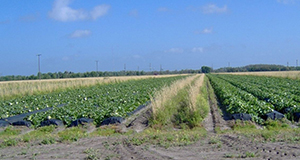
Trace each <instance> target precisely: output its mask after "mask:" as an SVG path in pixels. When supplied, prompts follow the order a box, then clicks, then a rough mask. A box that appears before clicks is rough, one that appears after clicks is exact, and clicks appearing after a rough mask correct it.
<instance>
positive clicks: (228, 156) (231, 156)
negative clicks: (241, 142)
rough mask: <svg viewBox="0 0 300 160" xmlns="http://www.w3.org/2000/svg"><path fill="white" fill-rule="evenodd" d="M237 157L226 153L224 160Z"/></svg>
mask: <svg viewBox="0 0 300 160" xmlns="http://www.w3.org/2000/svg"><path fill="white" fill-rule="evenodd" d="M234 157H235V156H234V155H233V154H230V153H226V154H225V155H224V158H234Z"/></svg>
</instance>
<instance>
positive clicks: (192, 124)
mask: <svg viewBox="0 0 300 160" xmlns="http://www.w3.org/2000/svg"><path fill="white" fill-rule="evenodd" d="M289 73H291V72H289ZM260 74H261V73H260ZM294 74H295V75H297V74H298V73H296V72H295V73H294ZM269 76H271V74H267V73H266V74H265V75H264V76H263V75H260V76H257V74H255V75H235V74H206V75H204V74H193V75H180V76H179V75H173V76H167V77H160V76H155V77H143V78H142V79H134V78H133V79H132V78H131V79H125V80H116V79H113V78H106V79H110V80H111V81H107V82H104V79H101V80H100V81H98V82H93V84H89V85H82V86H80V87H78V86H77V85H74V86H75V87H74V86H72V85H71V86H70V87H66V88H64V89H54V90H53V91H49V90H43V91H37V92H33V93H32V94H28V93H26V94H24V93H22V94H19V95H12V96H10V97H6V98H3V100H2V101H1V104H2V106H1V107H0V108H1V116H2V120H4V121H5V119H7V117H10V116H15V115H19V114H24V113H25V114H26V113H30V112H33V111H38V110H41V109H43V108H50V107H53V109H51V110H47V111H45V112H37V113H34V114H31V115H28V116H26V117H25V118H24V119H23V120H25V121H27V122H30V123H31V126H30V127H26V126H18V125H12V124H10V125H8V126H5V127H2V128H0V139H1V140H0V147H1V150H0V157H1V159H239V158H246V159H299V157H300V154H299V152H298V151H299V149H300V138H299V137H300V129H299V127H298V126H299V123H298V122H297V116H295V115H297V113H298V112H299V111H300V109H299V107H300V106H299V102H300V101H299V100H300V99H299V87H300V86H299V84H300V83H299V82H298V80H297V78H291V77H288V78H287V77H286V76H281V77H280V78H278V77H274V76H272V77H269ZM112 79H113V80H112ZM15 83H18V82H15ZM36 83H41V82H40V81H37V82H36ZM79 83H82V82H79ZM31 102H33V103H31ZM59 104H65V105H64V106H62V107H56V106H58V105H59ZM26 106H27V107H26ZM139 106H142V108H140V107H139ZM37 108H38V109H37ZM17 111H18V112H17ZM274 111H276V112H274ZM273 112H274V113H276V114H277V112H278V113H280V115H282V117H280V116H275V118H273V117H272V116H270V117H267V118H266V115H267V114H269V113H273ZM128 113H132V114H128ZM235 114H243V115H246V114H247V115H249V116H250V117H251V118H250V120H246V119H243V118H241V119H235V118H234V117H233V115H235ZM272 115H273V114H272ZM111 117H116V118H117V117H122V118H123V119H124V120H123V121H122V122H120V123H114V124H109V125H103V123H101V122H102V121H103V120H104V119H106V118H111ZM80 118H87V119H92V120H93V121H92V122H91V123H82V124H80V125H78V126H75V127H74V126H72V127H71V126H70V124H71V123H72V122H73V121H76V120H78V119H80ZM51 119H55V120H61V121H62V123H63V124H64V125H62V126H58V125H49V126H43V127H41V126H40V124H41V122H43V121H47V120H51Z"/></svg>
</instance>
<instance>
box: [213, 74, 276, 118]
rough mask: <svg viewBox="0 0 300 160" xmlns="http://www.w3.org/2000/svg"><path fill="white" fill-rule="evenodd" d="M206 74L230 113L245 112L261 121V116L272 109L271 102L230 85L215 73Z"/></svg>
mask: <svg viewBox="0 0 300 160" xmlns="http://www.w3.org/2000/svg"><path fill="white" fill-rule="evenodd" d="M207 76H208V78H209V80H210V82H211V85H212V87H213V88H214V91H215V94H216V96H217V97H218V99H219V100H220V102H221V104H222V105H223V106H225V107H226V110H227V112H229V113H230V114H237V113H247V114H250V115H252V119H253V120H254V121H256V122H258V123H261V121H262V119H261V117H262V116H263V115H265V114H266V113H269V112H272V111H273V110H274V106H273V105H272V104H270V103H267V102H265V101H262V100H259V99H258V98H257V97H255V96H254V95H252V94H250V93H249V92H246V91H244V90H242V89H240V88H238V87H236V86H234V85H232V84H231V83H229V82H227V81H225V80H224V79H221V78H219V77H218V76H217V75H212V74H208V75H207Z"/></svg>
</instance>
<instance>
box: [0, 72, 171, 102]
mask: <svg viewBox="0 0 300 160" xmlns="http://www.w3.org/2000/svg"><path fill="white" fill-rule="evenodd" d="M169 76H175V75H162V76H126V77H97V78H72V79H50V80H30V81H28V80H27V81H8V82H0V88H1V90H0V99H7V98H10V97H16V96H24V95H33V94H38V93H48V92H53V91H56V90H62V89H67V88H78V87H84V86H91V85H96V84H105V83H112V82H122V81H127V80H131V79H144V78H150V77H169Z"/></svg>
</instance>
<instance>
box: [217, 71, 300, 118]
mask: <svg viewBox="0 0 300 160" xmlns="http://www.w3.org/2000/svg"><path fill="white" fill-rule="evenodd" d="M217 76H218V77H219V78H222V79H224V80H226V81H228V82H229V83H231V84H232V85H235V86H237V87H238V88H241V89H243V90H245V91H247V92H249V93H251V94H253V95H254V96H256V97H257V98H259V99H261V100H264V101H266V102H269V103H271V104H273V105H274V107H275V110H277V111H279V112H282V113H286V112H287V110H291V109H292V110H294V111H296V110H298V109H299V107H300V104H299V95H297V94H296V91H295V90H294V91H292V90H291V89H290V88H297V87H299V86H300V83H294V82H293V80H290V79H284V78H270V77H261V76H240V75H217ZM294 81H296V82H297V80H294ZM278 84H280V86H279V85H278ZM290 84H293V85H292V86H291V85H290Z"/></svg>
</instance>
